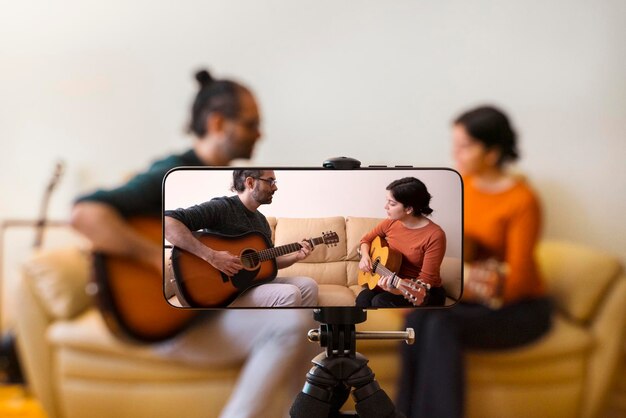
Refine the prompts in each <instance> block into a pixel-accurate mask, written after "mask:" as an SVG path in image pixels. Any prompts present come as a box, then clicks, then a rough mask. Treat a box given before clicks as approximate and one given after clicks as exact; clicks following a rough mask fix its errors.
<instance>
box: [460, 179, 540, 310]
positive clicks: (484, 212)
mask: <svg viewBox="0 0 626 418" xmlns="http://www.w3.org/2000/svg"><path fill="white" fill-rule="evenodd" d="M463 183H464V210H465V213H464V224H465V225H464V231H465V238H466V239H467V240H469V241H471V242H474V244H475V245H476V247H475V248H476V249H475V253H474V258H475V259H476V260H486V259H488V258H495V259H496V260H498V261H503V262H505V263H506V265H507V273H506V276H505V277H504V289H503V293H502V299H503V302H504V303H505V304H507V303H511V302H515V301H518V300H521V299H526V298H534V297H539V296H543V295H544V294H545V286H544V283H543V281H542V279H541V276H540V274H539V271H538V269H537V264H536V261H535V256H534V251H535V246H536V244H537V241H538V239H539V233H540V229H541V208H540V204H539V200H538V198H537V196H536V195H535V193H534V192H533V190H532V189H531V188H530V186H529V185H528V184H527V183H526V182H525V181H524V180H522V179H520V180H517V182H516V184H515V185H514V186H513V187H511V188H510V189H508V190H505V191H503V192H499V193H488V192H484V191H481V190H479V189H478V188H476V186H475V185H474V180H473V178H472V177H471V176H468V177H464V178H463Z"/></svg>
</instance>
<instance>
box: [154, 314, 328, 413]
mask: <svg viewBox="0 0 626 418" xmlns="http://www.w3.org/2000/svg"><path fill="white" fill-rule="evenodd" d="M318 326H319V324H317V323H316V322H315V321H314V320H313V313H312V311H311V310H310V309H289V310H258V309H246V310H222V311H219V312H207V317H206V318H203V319H202V321H201V322H199V323H197V324H196V325H195V326H193V327H192V328H191V329H189V330H188V331H187V332H185V333H184V334H182V335H180V336H179V337H177V338H174V339H173V340H170V341H167V342H164V343H160V344H157V345H155V346H154V350H155V352H156V353H157V354H158V355H160V356H163V357H164V358H168V359H171V360H175V361H179V362H183V363H186V364H191V365H193V366H196V367H208V368H213V367H224V366H229V365H232V364H237V363H243V362H244V361H245V363H244V365H243V368H242V370H241V373H240V375H239V378H238V381H237V384H236V386H235V388H234V390H233V392H232V393H231V396H230V399H229V400H228V403H227V404H226V406H225V407H224V409H223V410H222V412H221V414H220V417H221V418H266V417H267V415H264V413H265V414H266V413H267V410H268V408H269V405H270V404H271V402H272V398H273V397H272V396H271V394H272V393H276V392H279V391H281V390H284V389H285V388H287V390H288V392H289V393H288V397H287V400H286V404H284V405H280V406H281V407H282V408H283V415H284V416H288V415H287V413H288V410H289V407H290V406H291V402H292V401H293V399H294V398H295V396H296V395H297V394H298V393H299V391H300V390H301V389H302V386H303V385H304V381H305V377H306V372H307V371H308V370H309V369H310V368H311V362H310V361H311V359H312V358H313V357H315V356H316V355H317V354H319V353H320V352H321V351H322V349H321V348H320V346H319V345H318V344H314V343H310V342H308V340H307V337H306V333H307V331H308V330H309V329H311V328H317V327H318Z"/></svg>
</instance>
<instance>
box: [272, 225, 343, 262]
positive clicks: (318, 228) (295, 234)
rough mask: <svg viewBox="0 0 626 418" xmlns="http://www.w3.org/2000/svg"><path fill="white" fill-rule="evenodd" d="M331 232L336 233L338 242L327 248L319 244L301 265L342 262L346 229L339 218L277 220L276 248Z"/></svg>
mask: <svg viewBox="0 0 626 418" xmlns="http://www.w3.org/2000/svg"><path fill="white" fill-rule="evenodd" d="M328 231H333V232H336V233H337V236H338V238H339V242H338V243H337V244H336V245H332V246H327V245H324V244H320V245H318V246H316V247H315V249H314V251H313V252H312V253H311V255H309V257H307V258H306V259H305V260H303V261H301V263H326V262H329V261H343V260H345V259H346V227H345V220H344V218H343V217H341V216H333V217H327V218H303V219H300V218H278V219H277V222H276V238H275V240H274V244H275V245H276V246H279V245H285V244H291V243H292V242H299V241H302V240H303V239H305V238H315V237H320V236H322V234H323V233H325V232H328Z"/></svg>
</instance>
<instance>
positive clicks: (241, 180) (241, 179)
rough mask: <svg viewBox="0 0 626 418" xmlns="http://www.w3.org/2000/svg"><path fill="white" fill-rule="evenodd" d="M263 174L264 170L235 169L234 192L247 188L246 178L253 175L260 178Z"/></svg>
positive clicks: (232, 187)
mask: <svg viewBox="0 0 626 418" xmlns="http://www.w3.org/2000/svg"><path fill="white" fill-rule="evenodd" d="M262 175H263V170H245V169H244V170H233V184H232V186H231V188H230V189H231V190H232V191H233V192H243V191H244V190H245V189H246V184H245V182H246V179H247V178H248V177H252V178H255V179H258V178H259V177H261V176H262Z"/></svg>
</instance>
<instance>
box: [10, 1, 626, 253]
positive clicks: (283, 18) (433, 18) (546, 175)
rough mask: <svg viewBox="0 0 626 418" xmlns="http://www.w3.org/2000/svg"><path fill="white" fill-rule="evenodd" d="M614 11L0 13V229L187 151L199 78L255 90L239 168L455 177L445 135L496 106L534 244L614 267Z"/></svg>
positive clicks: (618, 177)
mask: <svg viewBox="0 0 626 418" xmlns="http://www.w3.org/2000/svg"><path fill="white" fill-rule="evenodd" d="M625 18H626V2H624V1H621V0H599V1H594V2H589V1H585V0H554V1H550V2H544V1H529V0H523V1H522V0H519V1H510V2H499V1H488V0H478V1H477V0H472V1H465V0H455V1H415V0H396V1H393V2H383V1H366V0H342V1H329V0H319V1H315V2H310V1H287V0H264V1H255V0H228V1H226V0H220V1H206V0H179V1H176V2H158V3H156V2H153V1H146V0H143V1H137V0H134V1H131V2H124V1H120V0H117V1H116V0H111V1H106V2H105V1H99V0H98V1H85V0H81V1H78V0H76V1H75V0H71V1H70V0H65V1H58V2H47V1H20V2H9V1H4V2H2V7H1V11H0V141H1V144H2V148H1V149H2V151H1V152H0V167H1V168H2V176H1V178H0V196H1V197H0V218H1V219H6V218H16V217H18V218H22V217H25V218H30V217H34V216H36V215H37V213H38V211H39V200H40V197H41V194H42V193H43V189H44V187H45V184H46V182H47V181H48V177H49V175H50V173H51V172H52V169H53V166H54V162H55V161H56V160H57V159H63V160H64V161H65V162H66V164H67V172H66V174H65V176H64V178H63V179H62V183H61V185H60V187H59V189H58V191H57V192H56V194H55V195H54V197H53V200H52V202H51V206H50V213H51V215H52V216H53V217H54V218H64V217H66V216H67V214H68V211H69V208H70V202H71V199H72V198H73V197H74V196H75V195H76V194H77V193H79V192H83V191H87V190H89V189H90V188H92V187H94V186H96V185H102V184H107V185H114V184H116V183H117V182H118V181H120V180H121V179H122V178H123V177H124V176H125V175H127V174H128V173H129V172H130V171H132V170H136V169H139V168H143V167H145V166H146V165H147V164H148V163H149V161H151V160H152V159H154V158H155V157H157V156H161V155H164V154H166V153H168V152H169V151H171V150H182V149H183V148H185V147H186V146H187V144H188V143H189V142H188V141H189V140H188V139H187V138H186V137H185V135H184V134H183V128H184V125H185V123H186V116H187V112H188V105H189V104H190V100H191V98H192V95H193V94H194V91H195V85H194V83H193V82H192V73H193V71H194V70H195V69H197V68H199V67H201V66H204V65H207V66H208V67H209V68H210V69H211V70H212V71H213V72H214V74H215V75H217V76H231V77H235V78H238V79H240V80H242V81H244V82H245V83H247V84H249V85H250V86H251V87H252V88H253V90H254V91H255V92H256V93H257V95H258V97H259V101H260V103H261V106H262V112H263V116H264V124H263V131H264V134H265V140H264V141H263V143H262V144H261V146H260V147H259V148H258V150H257V153H256V155H255V159H254V162H255V163H257V164H263V165H264V164H278V165H291V164H293V165H316V166H317V165H319V164H321V162H322V161H323V160H324V159H325V158H328V157H331V156H339V155H348V156H353V157H356V158H358V159H360V160H361V161H363V162H364V163H365V164H385V163H386V164H413V165H424V166H442V165H449V164H450V157H449V154H450V143H449V124H450V120H451V119H452V118H453V117H454V116H455V115H456V114H458V112H460V111H462V110H464V109H466V108H467V107H469V106H473V105H476V104H479V103H485V102H489V103H495V104H498V105H501V106H503V107H504V109H505V110H507V111H508V112H510V114H511V115H512V117H513V120H514V122H515V123H516V125H517V127H518V130H519V132H520V134H521V149H522V152H523V159H522V161H521V164H520V168H521V169H522V170H524V171H525V172H527V173H528V174H529V176H530V178H531V180H532V181H533V182H534V184H535V185H536V187H537V188H538V190H539V192H540V193H541V196H542V198H543V200H544V207H545V213H546V222H545V236H547V237H551V238H563V239H568V240H573V241H578V242H582V243H587V244H590V245H593V246H596V247H598V248H602V249H605V250H608V251H611V252H613V253H616V254H618V255H620V256H621V257H622V259H623V260H624V261H625V262H626V222H624V215H623V214H624V213H626V197H625V196H626V170H625V168H624V167H625V164H624V156H625V155H626V145H625V143H626V47H625V46H626V45H625V44H626V42H625V40H626V25H625V24H624V22H625Z"/></svg>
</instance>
